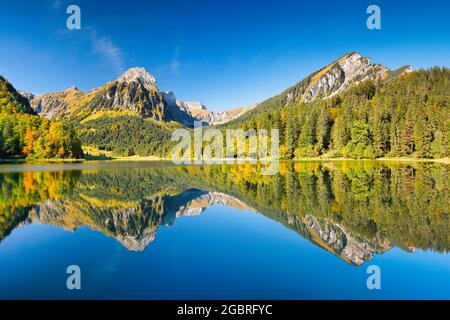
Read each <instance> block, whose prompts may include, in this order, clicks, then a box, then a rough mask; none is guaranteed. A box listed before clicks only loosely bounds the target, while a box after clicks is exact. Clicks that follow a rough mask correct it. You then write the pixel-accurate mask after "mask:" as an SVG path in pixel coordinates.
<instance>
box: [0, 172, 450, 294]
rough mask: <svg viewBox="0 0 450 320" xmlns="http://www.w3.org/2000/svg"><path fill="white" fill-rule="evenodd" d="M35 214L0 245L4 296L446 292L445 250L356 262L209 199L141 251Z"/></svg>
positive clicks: (393, 253)
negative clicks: (75, 281) (372, 272)
mask: <svg viewBox="0 0 450 320" xmlns="http://www.w3.org/2000/svg"><path fill="white" fill-rule="evenodd" d="M82 178H83V177H80V178H79V179H80V181H81V183H84V182H83V179H82ZM41 183H42V182H41ZM78 183H80V182H78ZM69 194H70V193H69ZM74 194H78V192H74V193H73V194H71V195H74ZM48 197H49V198H50V197H51V196H50V195H49V196H48ZM173 203H174V200H173V201H172V203H171V205H172V206H173ZM114 206H116V207H117V206H118V205H117V204H114ZM42 210H43V209H41V213H40V218H39V219H41V220H44V218H43V215H44V213H43V211H42ZM89 210H93V208H90V209H89ZM98 210H99V209H98ZM88 212H89V211H88ZM65 214H73V213H65ZM32 215H33V213H30V216H32ZM39 219H37V218H31V219H30V220H29V221H28V222H26V223H21V224H19V225H17V226H16V227H15V228H14V229H13V230H12V231H11V232H10V233H9V234H8V235H7V236H6V237H5V238H4V239H3V240H2V241H1V242H0V298H2V299H16V298H32V299H44V298H58V299H60V298H62V299H66V298H67V299H84V298H89V299H91V298H100V299H103V298H125V299H135V298H139V299H142V298H144V299H166V298H167V299H227V298H229V299H314V298H324V299H347V298H349V299H404V298H410V299H419V298H425V299H449V298H450V255H449V254H447V253H437V252H435V250H431V249H429V250H420V249H417V250H416V251H415V252H414V253H413V252H407V251H406V250H403V249H399V248H398V247H396V246H393V247H392V248H391V249H389V250H387V251H386V252H384V253H376V254H374V256H373V260H372V261H366V262H364V263H363V264H362V265H354V264H351V263H348V261H347V262H346V261H344V259H341V258H340V257H338V256H337V255H336V254H333V253H331V252H330V251H327V250H325V249H324V248H323V247H321V246H319V245H318V244H317V241H311V239H306V238H304V237H302V236H301V235H299V233H298V232H296V231H294V230H291V229H290V228H289V227H286V226H285V225H283V224H282V223H280V222H278V221H276V220H274V219H271V218H269V217H267V216H266V215H263V214H260V213H258V211H255V210H254V209H251V208H248V207H244V208H238V207H236V205H223V204H209V205H208V206H207V207H206V209H204V211H203V212H202V213H201V214H198V215H194V216H187V215H186V216H179V217H177V218H176V219H174V222H173V225H171V226H170V225H168V224H164V223H162V224H161V225H159V228H158V229H157V231H156V237H155V238H154V240H153V241H152V242H151V243H149V244H148V246H146V248H145V249H144V250H142V251H132V250H130V248H127V247H126V246H124V245H123V244H121V243H120V242H119V241H118V240H117V239H116V238H114V237H113V236H111V234H109V235H108V234H105V233H106V232H101V231H97V230H95V228H94V227H93V224H92V223H89V222H86V225H88V226H83V225H81V226H78V227H77V228H76V229H75V230H71V231H66V230H65V229H64V228H63V226H61V225H62V224H61V223H54V224H51V223H43V222H40V221H39ZM46 221H48V220H46ZM65 223H66V224H67V223H68V222H65ZM64 227H66V229H67V225H66V226H64ZM445 230H447V229H445ZM447 237H448V234H447ZM447 239H448V238H447ZM69 265H78V266H80V268H81V272H82V274H81V283H82V289H81V290H79V291H70V290H68V289H67V287H66V279H67V277H68V275H67V274H66V268H67V266H69ZM370 265H378V266H379V267H380V268H381V285H382V288H381V290H373V291H371V290H368V288H367V286H366V280H367V277H368V275H367V273H366V269H367V267H368V266H370Z"/></svg>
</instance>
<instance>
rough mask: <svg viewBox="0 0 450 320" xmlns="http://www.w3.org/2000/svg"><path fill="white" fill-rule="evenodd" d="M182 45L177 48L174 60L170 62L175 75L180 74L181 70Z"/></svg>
mask: <svg viewBox="0 0 450 320" xmlns="http://www.w3.org/2000/svg"><path fill="white" fill-rule="evenodd" d="M180 64H181V63H180V47H176V48H175V54H174V56H173V58H172V62H171V63H170V71H171V72H172V73H173V74H174V75H178V73H179V71H180Z"/></svg>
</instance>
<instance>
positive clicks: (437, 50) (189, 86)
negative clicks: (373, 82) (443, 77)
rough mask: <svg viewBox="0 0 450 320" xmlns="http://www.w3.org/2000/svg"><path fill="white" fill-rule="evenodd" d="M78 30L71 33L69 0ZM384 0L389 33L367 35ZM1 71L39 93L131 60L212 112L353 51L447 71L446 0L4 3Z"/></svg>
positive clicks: (0, 0) (101, 75)
mask: <svg viewBox="0 0 450 320" xmlns="http://www.w3.org/2000/svg"><path fill="white" fill-rule="evenodd" d="M70 4H77V5H79V6H80V8H81V14H82V17H81V19H82V29H81V30H73V31H70V30H68V29H67V28H66V19H67V17H68V15H67V14H66V9H67V6H68V5H70ZM371 4H377V5H379V6H380V8H381V12H382V29H381V30H368V29H367V27H366V19H367V17H368V15H367V14H366V9H367V7H368V6H369V5H371ZM0 41H1V45H0V74H2V75H4V76H5V77H7V78H8V79H9V80H10V81H11V82H12V83H13V85H14V86H15V87H17V88H19V89H25V90H28V91H31V92H33V93H37V94H41V93H46V92H54V91H60V90H64V89H66V88H68V87H70V86H72V85H77V86H78V87H79V88H80V89H82V90H86V91H87V90H90V89H92V88H94V87H98V86H100V85H102V84H104V83H106V82H108V81H110V80H113V79H115V78H117V77H118V76H119V75H120V73H121V72H123V71H125V70H126V69H127V68H129V67H135V66H142V67H145V68H147V69H148V70H149V71H150V72H151V73H152V74H153V75H154V76H155V77H156V78H157V82H158V86H159V87H160V89H162V90H172V91H174V92H175V94H176V96H177V98H179V99H182V100H188V101H190V100H193V101H202V102H203V103H204V104H205V105H207V106H208V107H209V108H210V109H213V110H217V111H220V110H224V109H227V108H230V107H235V106H247V105H251V104H253V103H256V102H259V101H262V100H264V99H266V98H268V97H271V96H273V95H275V94H277V93H279V92H280V91H282V90H283V89H285V88H287V87H289V86H291V85H293V84H295V83H296V82H298V81H299V80H301V79H303V78H304V77H305V76H307V75H308V74H310V73H311V72H313V71H315V70H317V69H320V68H322V67H323V66H325V65H326V64H328V63H330V62H331V61H333V60H335V59H337V58H338V57H340V56H342V55H344V54H345V53H347V52H351V51H359V52H360V53H361V54H362V55H364V56H369V57H370V58H371V59H372V60H373V61H374V62H377V63H382V64H384V65H386V66H388V67H390V68H397V67H400V66H402V65H405V64H411V65H413V66H414V67H415V68H422V67H425V68H426V67H430V66H434V65H439V66H447V67H448V66H450V2H449V1H447V0H441V1H437V0H436V1H435V0H428V1H411V0H410V1H404V0H398V1H380V0H373V1H365V0H345V1H344V0H336V1H300V0H292V1H288V0H276V1H275V0H272V1H268V0H267V1H266V0H161V1H156V0H127V1H102V0H97V1H84V0H70V1H66V0H41V1H29V0H16V1H14V2H12V1H6V0H0Z"/></svg>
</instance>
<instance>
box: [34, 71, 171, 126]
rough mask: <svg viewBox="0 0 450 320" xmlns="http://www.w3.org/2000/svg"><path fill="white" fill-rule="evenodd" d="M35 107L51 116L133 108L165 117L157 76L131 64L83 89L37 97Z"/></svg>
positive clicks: (67, 115) (151, 114)
mask: <svg viewBox="0 0 450 320" xmlns="http://www.w3.org/2000/svg"><path fill="white" fill-rule="evenodd" d="M31 104H32V106H33V108H34V109H35V110H36V111H37V112H38V113H39V114H40V115H42V116H44V117H47V118H51V119H56V120H59V119H63V118H67V117H69V118H73V117H79V118H85V117H87V116H90V115H92V114H93V113H96V112H101V111H122V112H131V113H135V114H136V115H139V116H142V117H144V118H154V119H156V120H163V119H166V117H167V113H166V108H165V104H164V100H163V95H162V94H161V93H160V91H159V90H158V87H157V86H156V82H155V78H154V77H153V76H152V75H151V74H150V73H148V72H147V71H146V70H145V69H143V68H132V69H129V70H128V71H127V72H125V73H124V74H123V75H121V76H120V77H119V78H118V79H117V80H115V81H111V82H109V83H107V84H106V85H104V86H102V87H100V88H97V89H94V90H92V91H90V92H87V93H84V92H81V91H80V90H78V89H77V88H76V87H72V88H69V89H67V90H65V91H63V92H57V93H50V94H46V95H43V96H40V97H34V98H33V99H32V102H31Z"/></svg>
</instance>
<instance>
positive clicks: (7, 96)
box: [0, 76, 35, 114]
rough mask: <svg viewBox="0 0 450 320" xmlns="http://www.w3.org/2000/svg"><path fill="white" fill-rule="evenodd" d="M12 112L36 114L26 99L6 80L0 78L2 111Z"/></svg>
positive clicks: (0, 109)
mask: <svg viewBox="0 0 450 320" xmlns="http://www.w3.org/2000/svg"><path fill="white" fill-rule="evenodd" d="M6 109H8V110H11V111H15V112H18V113H29V114H35V112H34V111H33V109H32V108H31V107H30V104H29V102H28V100H27V99H26V98H24V97H23V96H22V95H21V94H20V93H19V92H17V91H16V89H15V88H14V87H13V86H12V85H11V83H9V82H8V81H7V80H6V79H5V78H3V77H2V76H0V111H3V110H6Z"/></svg>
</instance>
